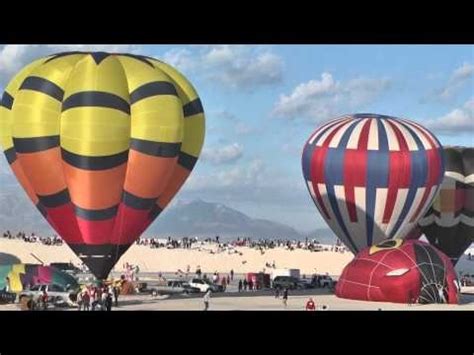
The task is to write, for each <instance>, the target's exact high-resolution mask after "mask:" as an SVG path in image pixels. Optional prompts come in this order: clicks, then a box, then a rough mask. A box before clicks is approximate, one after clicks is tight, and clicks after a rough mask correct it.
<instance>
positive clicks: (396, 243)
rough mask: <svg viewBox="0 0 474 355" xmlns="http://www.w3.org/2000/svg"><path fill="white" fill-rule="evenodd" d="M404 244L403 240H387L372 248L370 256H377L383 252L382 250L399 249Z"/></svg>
mask: <svg viewBox="0 0 474 355" xmlns="http://www.w3.org/2000/svg"><path fill="white" fill-rule="evenodd" d="M402 244H403V240H402V239H390V240H385V241H383V242H381V243H379V244H377V245H374V246H372V247H370V250H369V255H372V254H375V253H377V252H379V251H382V250H388V249H396V248H398V247H400V245H402Z"/></svg>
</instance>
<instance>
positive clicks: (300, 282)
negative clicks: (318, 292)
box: [297, 279, 314, 289]
mask: <svg viewBox="0 0 474 355" xmlns="http://www.w3.org/2000/svg"><path fill="white" fill-rule="evenodd" d="M297 288H302V289H308V288H314V285H313V284H312V283H311V282H310V281H308V280H306V279H300V280H298V281H297Z"/></svg>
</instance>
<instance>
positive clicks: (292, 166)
mask: <svg viewBox="0 0 474 355" xmlns="http://www.w3.org/2000/svg"><path fill="white" fill-rule="evenodd" d="M68 50H105V51H111V52H116V51H117V52H131V53H136V54H143V55H149V56H153V57H156V58H158V59H161V60H163V61H165V62H167V63H169V64H171V65H173V66H175V67H176V68H177V69H179V70H180V71H181V72H182V73H183V74H184V75H185V76H186V77H187V78H188V79H189V80H190V81H191V83H192V84H193V86H194V87H195V88H196V90H197V91H198V94H199V96H200V98H201V100H202V103H203V106H204V110H205V114H206V138H205V143H204V147H203V151H202V154H201V157H200V160H199V162H198V164H197V165H196V167H195V169H194V170H193V173H192V175H191V177H190V179H189V180H188V182H187V183H186V185H185V186H184V188H183V189H182V190H181V191H180V192H179V194H178V196H177V199H180V200H194V199H198V198H199V199H202V200H204V201H210V202H216V203H222V204H225V205H227V206H229V207H232V208H235V209H238V210H240V211H241V212H243V213H245V214H247V215H249V216H251V217H255V218H265V219H269V220H273V221H278V222H281V223H285V224H288V225H290V226H292V227H294V228H296V229H298V230H300V231H311V230H314V229H317V228H324V227H326V224H325V222H324V221H323V219H322V218H321V217H320V216H319V214H318V212H317V210H316V207H315V206H314V205H313V202H312V200H311V198H310V196H309V194H308V191H307V189H306V186H305V184H304V180H303V177H302V170H301V152H302V149H303V146H304V144H305V141H306V139H307V138H308V137H309V135H310V134H311V133H312V132H313V131H314V130H315V129H316V128H318V126H320V125H322V124H323V123H324V122H325V121H327V120H329V119H331V118H334V117H337V116H339V115H342V114H347V113H357V112H370V113H378V114H385V115H392V116H395V117H402V118H409V119H412V120H415V121H418V122H420V123H421V124H423V125H425V126H426V127H427V128H429V129H430V130H432V131H433V132H434V133H435V134H436V135H437V137H438V138H439V140H440V141H441V143H442V144H445V145H454V144H455V145H468V146H473V145H474V144H473V143H474V46H457V45H405V46H401V45H271V46H263V45H262V46H248V45H209V46H203V45H199V46H197V45H191V46H188V45H177V46H170V45H166V46H161V45H153V46H152V45H145V46H139V45H130V46H128V45H109V46H105V45H95V46H91V45H84V46H72V45H51V46H45V45H26V46H17V45H4V46H0V89H3V87H4V86H5V85H6V83H7V82H8V80H9V79H10V78H11V76H12V75H13V74H14V73H15V72H16V71H18V70H19V69H21V67H22V66H24V65H26V64H28V63H29V62H31V61H32V60H34V59H36V58H39V57H41V56H43V55H47V54H50V53H55V52H61V51H68ZM2 91H3V90H2ZM0 164H1V165H0V169H2V170H4V169H7V167H6V161H5V159H1V160H0Z"/></svg>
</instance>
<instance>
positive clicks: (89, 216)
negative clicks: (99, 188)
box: [74, 205, 118, 221]
mask: <svg viewBox="0 0 474 355" xmlns="http://www.w3.org/2000/svg"><path fill="white" fill-rule="evenodd" d="M117 211H118V205H116V206H113V207H109V208H104V209H101V210H90V209H86V208H82V207H79V206H76V205H74V212H75V214H76V216H77V217H80V218H82V219H85V220H87V221H104V220H106V219H110V218H113V217H115V216H116V215H117Z"/></svg>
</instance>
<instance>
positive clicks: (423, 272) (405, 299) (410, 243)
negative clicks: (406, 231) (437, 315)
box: [336, 239, 459, 304]
mask: <svg viewBox="0 0 474 355" xmlns="http://www.w3.org/2000/svg"><path fill="white" fill-rule="evenodd" d="M440 291H441V292H440ZM336 296H338V297H341V298H349V299H356V300H364V301H379V302H396V303H413V302H416V301H417V302H419V303H450V304H457V303H458V296H459V283H458V280H457V277H456V272H455V271H454V267H453V265H452V264H451V262H450V260H449V258H448V257H447V256H446V255H444V254H443V253H442V252H440V251H439V250H438V249H436V248H434V247H433V246H431V245H430V244H428V243H425V242H422V241H419V240H405V241H404V240H402V239H393V240H386V241H384V242H382V243H380V244H378V245H374V246H372V247H369V248H366V249H364V250H362V251H361V252H360V253H359V254H357V255H356V257H355V258H354V259H353V260H352V261H351V262H350V263H349V264H348V265H347V266H346V267H345V268H344V270H343V272H342V274H341V277H340V278H339V280H338V282H337V285H336Z"/></svg>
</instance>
